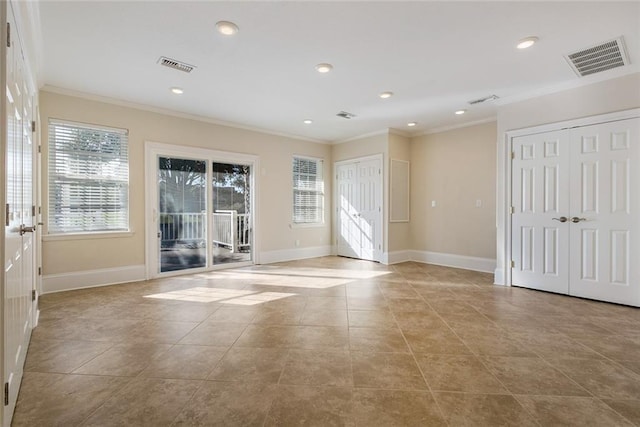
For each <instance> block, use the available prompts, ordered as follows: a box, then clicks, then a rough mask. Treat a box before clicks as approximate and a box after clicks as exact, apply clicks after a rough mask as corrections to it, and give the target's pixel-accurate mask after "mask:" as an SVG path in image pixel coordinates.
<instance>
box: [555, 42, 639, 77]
mask: <svg viewBox="0 0 640 427" xmlns="http://www.w3.org/2000/svg"><path fill="white" fill-rule="evenodd" d="M565 59H566V60H567V62H568V63H569V65H570V66H571V68H572V69H573V71H575V72H576V74H577V75H578V76H581V77H584V76H588V75H589V74H594V73H599V72H601V71H606V70H610V69H612V68H617V67H622V66H623V65H627V64H629V58H628V57H627V52H626V50H625V48H624V40H623V39H622V37H619V38H617V39H614V40H611V41H608V42H605V43H601V44H599V45H597V46H592V47H589V48H587V49H583V50H581V51H579V52H574V53H570V54H568V55H566V56H565Z"/></svg>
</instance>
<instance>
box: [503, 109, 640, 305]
mask: <svg viewBox="0 0 640 427" xmlns="http://www.w3.org/2000/svg"><path fill="white" fill-rule="evenodd" d="M639 145H640V119H637V118H636V119H627V120H619V121H612V122H608V123H602V124H596V125H590V126H582V127H576V128H572V129H565V130H560V131H554V132H545V133H539V134H533V135H526V136H520V137H515V138H513V140H512V149H513V153H514V154H513V162H512V192H513V194H512V201H513V214H512V259H513V268H512V284H514V285H517V286H524V287H528V288H532V289H539V290H545V291H550V292H557V293H562V294H569V295H574V296H580V297H585V298H592V299H597V300H601V301H609V302H616V303H621V304H628V305H634V306H640V273H639V271H640V268H639V265H640V245H639V242H640V185H639V184H640V173H639V172H638V168H639V167H640V147H639Z"/></svg>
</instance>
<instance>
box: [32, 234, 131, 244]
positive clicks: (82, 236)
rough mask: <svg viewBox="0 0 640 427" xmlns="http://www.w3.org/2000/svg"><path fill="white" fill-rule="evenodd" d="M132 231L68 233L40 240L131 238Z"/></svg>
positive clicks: (45, 236)
mask: <svg viewBox="0 0 640 427" xmlns="http://www.w3.org/2000/svg"><path fill="white" fill-rule="evenodd" d="M134 234H135V232H133V231H99V232H95V233H68V234H45V235H44V236H42V240H43V241H45V242H54V241H58V240H94V239H120V238H123V237H132V236H133V235H134Z"/></svg>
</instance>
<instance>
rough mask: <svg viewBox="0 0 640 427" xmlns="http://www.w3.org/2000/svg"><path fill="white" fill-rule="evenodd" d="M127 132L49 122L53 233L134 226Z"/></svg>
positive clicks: (50, 213)
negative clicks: (131, 216)
mask: <svg viewBox="0 0 640 427" xmlns="http://www.w3.org/2000/svg"><path fill="white" fill-rule="evenodd" d="M128 139H129V138H128V132H127V131H126V130H124V129H111V128H105V127H99V126H93V125H84V124H78V123H69V122H61V121H55V120H51V121H49V223H48V226H49V233H50V234H64V233H86V232H101V231H128V230H129V155H128V154H129V153H128Z"/></svg>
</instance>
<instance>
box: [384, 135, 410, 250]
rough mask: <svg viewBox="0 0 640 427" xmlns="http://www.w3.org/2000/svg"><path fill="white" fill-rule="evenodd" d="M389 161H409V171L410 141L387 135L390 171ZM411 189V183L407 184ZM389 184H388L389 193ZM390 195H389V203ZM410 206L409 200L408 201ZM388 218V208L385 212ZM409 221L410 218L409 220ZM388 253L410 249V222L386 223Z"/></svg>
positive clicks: (403, 137) (405, 138)
mask: <svg viewBox="0 0 640 427" xmlns="http://www.w3.org/2000/svg"><path fill="white" fill-rule="evenodd" d="M391 159H393V160H406V161H409V171H411V168H412V167H413V164H412V162H411V139H410V138H408V137H405V136H401V135H398V134H394V133H391V134H389V162H388V163H387V165H386V166H387V168H388V169H389V170H391ZM409 189H411V182H409ZM390 191H391V182H389V192H390ZM391 198H392V195H391V194H389V203H390V202H391ZM409 206H411V200H409ZM387 212H388V215H389V216H390V212H391V211H390V207H389V210H388V211H387ZM409 219H411V217H410V218H409ZM388 225H389V227H388V229H389V232H388V239H389V252H397V251H405V250H409V249H411V222H388Z"/></svg>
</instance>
